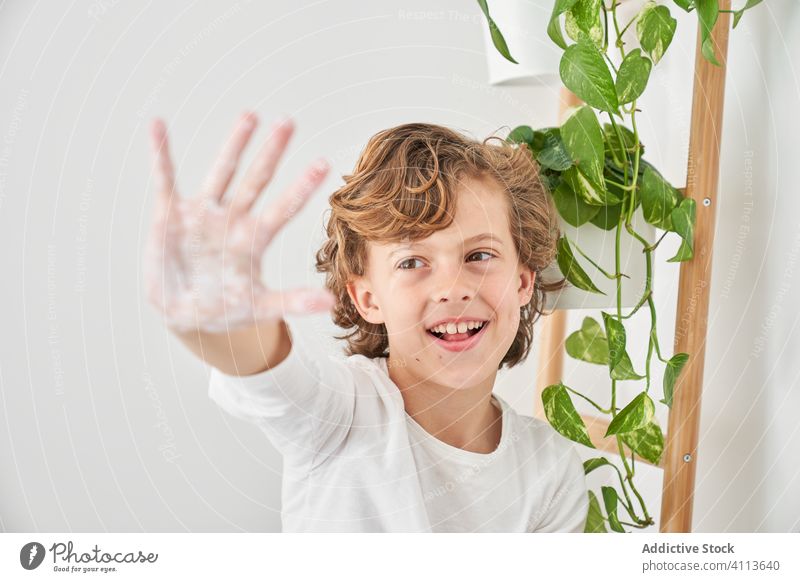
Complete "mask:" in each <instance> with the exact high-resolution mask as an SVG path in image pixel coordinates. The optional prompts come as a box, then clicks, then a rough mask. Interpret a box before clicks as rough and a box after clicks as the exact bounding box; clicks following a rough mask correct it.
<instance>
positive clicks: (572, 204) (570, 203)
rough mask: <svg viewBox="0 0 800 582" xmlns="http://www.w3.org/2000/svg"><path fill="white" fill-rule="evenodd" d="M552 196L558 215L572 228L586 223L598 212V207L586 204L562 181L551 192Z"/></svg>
mask: <svg viewBox="0 0 800 582" xmlns="http://www.w3.org/2000/svg"><path fill="white" fill-rule="evenodd" d="M552 196H553V202H554V203H555V205H556V208H557V209H558V214H559V215H560V216H561V217H562V218H563V219H564V220H565V221H566V222H567V223H568V224H571V225H572V226H576V227H577V226H581V225H582V224H585V223H587V222H588V221H590V220H591V219H592V218H593V217H594V215H595V214H597V212H598V211H599V210H600V207H599V206H591V205H589V204H586V202H584V201H583V198H581V197H580V196H578V195H577V194H576V193H575V192H574V190H572V188H570V186H569V183H567V182H566V181H564V180H562V181H561V183H560V184H559V185H558V187H557V188H556V189H555V190H553V191H552Z"/></svg>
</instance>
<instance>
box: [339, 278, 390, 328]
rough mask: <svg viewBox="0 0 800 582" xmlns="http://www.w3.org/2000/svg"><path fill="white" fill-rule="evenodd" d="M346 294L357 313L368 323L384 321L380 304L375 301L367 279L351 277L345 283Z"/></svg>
mask: <svg viewBox="0 0 800 582" xmlns="http://www.w3.org/2000/svg"><path fill="white" fill-rule="evenodd" d="M346 288H347V294H348V295H350V300H351V301H352V302H353V305H355V308H356V310H357V311H358V313H359V315H361V317H363V318H364V320H365V321H368V322H369V323H375V324H378V323H384V320H383V313H382V312H381V308H380V306H379V305H378V304H377V303H376V302H375V294H374V293H373V292H372V287H371V286H370V283H369V281H368V280H367V279H365V278H363V277H356V278H354V279H351V280H350V281H349V282H348V283H347V285H346Z"/></svg>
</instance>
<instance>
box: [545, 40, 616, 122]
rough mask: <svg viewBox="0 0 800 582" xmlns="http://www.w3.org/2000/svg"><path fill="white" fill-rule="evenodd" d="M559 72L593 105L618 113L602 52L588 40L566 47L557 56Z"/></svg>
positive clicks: (562, 77) (565, 81)
mask: <svg viewBox="0 0 800 582" xmlns="http://www.w3.org/2000/svg"><path fill="white" fill-rule="evenodd" d="M559 73H560V75H561V80H562V81H563V83H564V85H565V86H566V87H567V89H569V90H570V91H572V92H573V93H575V95H577V96H578V97H579V98H580V99H582V100H583V101H584V102H585V103H586V104H587V105H591V106H592V107H594V108H595V109H600V110H602V111H608V112H609V113H616V114H617V115H619V111H618V109H619V103H618V102H617V91H616V89H615V88H614V80H613V79H612V78H611V72H610V71H609V70H608V66H607V65H606V62H605V61H604V60H603V55H602V54H601V53H600V51H599V50H598V48H597V47H596V46H594V45H593V44H592V43H590V42H588V41H581V42H578V43H577V44H573V45H572V46H570V47H568V48H567V49H566V50H565V51H564V54H563V55H562V57H561V63H560V64H559Z"/></svg>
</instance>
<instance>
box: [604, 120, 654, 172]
mask: <svg viewBox="0 0 800 582" xmlns="http://www.w3.org/2000/svg"><path fill="white" fill-rule="evenodd" d="M617 127H618V128H619V132H620V134H621V135H622V141H620V139H619V136H618V135H617V132H616V131H614V126H613V125H611V124H610V123H604V124H603V139H604V141H605V148H604V149H605V153H606V156H611V150H612V148H613V150H614V154H616V155H617V156H618V157H619V155H620V151H622V149H623V147H624V148H625V151H626V152H628V153H629V154H632V153H633V152H634V149H635V148H636V138H635V136H634V133H633V132H632V131H631V130H630V129H628V128H627V127H625V126H624V125H621V124H617ZM639 153H640V155H644V145H642V143H641V142H639ZM632 173H633V170H631V171H630V172H628V175H630V174H632Z"/></svg>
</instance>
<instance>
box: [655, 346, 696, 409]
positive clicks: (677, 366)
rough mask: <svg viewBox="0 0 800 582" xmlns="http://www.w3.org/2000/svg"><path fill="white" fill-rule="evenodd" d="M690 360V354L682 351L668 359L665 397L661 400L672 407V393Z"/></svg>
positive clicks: (665, 371) (665, 373)
mask: <svg viewBox="0 0 800 582" xmlns="http://www.w3.org/2000/svg"><path fill="white" fill-rule="evenodd" d="M688 360H689V354H686V353H683V352H681V353H679V354H675V355H674V356H672V357H671V358H670V359H669V360H668V361H667V367H666V368H665V369H664V399H663V400H660V401H659V402H662V403H664V404H666V405H667V406H668V407H670V408H672V395H673V392H674V390H675V382H676V380H677V379H678V376H679V375H680V373H681V370H683V367H684V366H685V365H686V362H687V361H688Z"/></svg>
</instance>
